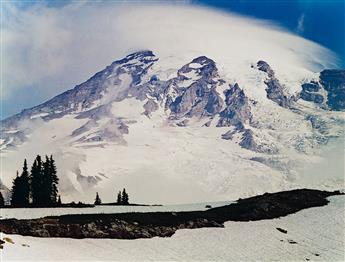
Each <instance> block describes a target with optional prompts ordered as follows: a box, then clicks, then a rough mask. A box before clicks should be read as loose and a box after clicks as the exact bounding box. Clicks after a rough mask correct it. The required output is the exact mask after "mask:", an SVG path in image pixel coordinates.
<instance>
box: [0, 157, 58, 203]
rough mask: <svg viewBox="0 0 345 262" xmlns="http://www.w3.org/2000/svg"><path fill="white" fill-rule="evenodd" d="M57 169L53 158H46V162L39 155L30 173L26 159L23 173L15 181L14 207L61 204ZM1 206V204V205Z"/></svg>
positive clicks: (13, 186) (12, 201)
mask: <svg viewBox="0 0 345 262" xmlns="http://www.w3.org/2000/svg"><path fill="white" fill-rule="evenodd" d="M58 183H59V178H58V176H57V169H56V165H55V160H54V159H53V156H52V155H51V156H50V157H48V156H46V157H45V161H43V160H42V158H41V156H40V155H37V157H36V158H35V160H34V162H33V164H32V166H31V171H30V172H29V171H28V165H27V161H26V159H25V160H24V164H23V169H22V173H21V174H20V175H19V172H18V171H17V176H16V177H15V179H14V180H13V184H12V190H11V193H12V197H11V206H12V207H30V206H34V207H51V206H57V205H58V204H61V198H60V196H58ZM0 204H1V203H0Z"/></svg>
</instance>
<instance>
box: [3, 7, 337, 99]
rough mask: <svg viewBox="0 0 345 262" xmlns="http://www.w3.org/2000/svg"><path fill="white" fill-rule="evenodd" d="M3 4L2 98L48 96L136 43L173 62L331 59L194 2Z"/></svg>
mask: <svg viewBox="0 0 345 262" xmlns="http://www.w3.org/2000/svg"><path fill="white" fill-rule="evenodd" d="M5 11H6V12H5V15H6V16H5V18H6V19H5V23H4V39H3V41H2V42H3V44H4V45H3V46H4V54H5V56H4V83H5V88H4V90H3V91H4V94H3V95H4V96H5V97H6V96H7V95H8V94H10V93H11V92H12V91H13V90H16V89H18V88H22V87H23V86H35V88H38V89H40V90H41V91H44V92H45V93H46V94H47V98H48V97H50V96H51V95H54V94H57V93H59V92H61V91H64V90H66V89H68V88H71V87H72V86H73V85H75V84H77V83H79V82H81V81H83V80H85V79H86V78H87V77H88V76H89V75H90V74H92V73H93V72H95V71H98V70H100V69H101V68H103V67H104V66H105V65H107V64H109V63H111V62H112V61H113V60H115V59H116V58H118V57H123V56H124V55H126V54H128V53H130V52H132V51H137V50H140V49H150V50H152V51H153V52H155V53H156V54H157V55H158V56H160V57H172V59H171V60H170V65H169V66H173V65H174V64H176V67H177V66H180V65H181V64H183V63H185V62H186V61H188V60H190V59H191V58H192V57H195V56H197V55H207V56H210V57H212V58H213V59H215V60H216V62H217V63H219V65H220V67H221V66H222V65H223V66H227V67H229V66H233V67H234V68H240V64H245V66H246V67H247V66H248V64H250V63H253V62H255V61H257V60H259V59H265V60H267V61H268V62H269V63H270V64H271V65H272V66H273V67H274V68H276V69H277V71H278V73H279V70H280V71H281V72H290V71H291V73H295V72H298V71H300V70H304V71H308V70H311V71H318V70H319V69H320V68H322V67H325V66H327V67H329V66H330V65H331V64H332V63H333V62H334V57H333V55H332V54H331V52H329V51H328V50H326V49H325V48H323V47H321V46H319V45H317V44H315V43H312V42H310V41H308V40H305V39H303V38H301V37H298V36H296V35H293V34H292V33H289V32H287V31H285V30H284V29H282V28H279V27H277V26H274V25H273V24H271V23H268V22H262V21H259V20H254V19H249V18H246V17H241V16H238V15H235V14H229V13H223V12H220V11H215V10H212V9H206V8H201V7H190V6H185V5H183V6H179V5H148V6H142V5H129V6H126V5H119V4H110V5H106V6H105V5H104V4H92V5H91V4H90V5H89V4H71V5H67V6H65V7H62V8H58V9H55V8H49V7H46V6H34V7H32V8H27V9H24V10H20V9H16V8H14V7H13V6H7V8H5ZM289 69H291V70H289ZM304 73H305V72H304Z"/></svg>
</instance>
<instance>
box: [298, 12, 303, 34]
mask: <svg viewBox="0 0 345 262" xmlns="http://www.w3.org/2000/svg"><path fill="white" fill-rule="evenodd" d="M304 19H305V14H304V13H303V14H301V15H300V16H299V18H298V20H297V32H298V33H300V34H301V33H303V32H304Z"/></svg>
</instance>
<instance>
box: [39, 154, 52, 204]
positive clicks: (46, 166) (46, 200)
mask: <svg viewBox="0 0 345 262" xmlns="http://www.w3.org/2000/svg"><path fill="white" fill-rule="evenodd" d="M42 168H43V172H42V181H41V183H42V189H41V196H40V202H41V205H42V206H50V205H51V203H50V202H51V201H50V194H51V191H52V181H51V175H50V163H49V158H48V156H46V160H45V161H44V162H43V163H42Z"/></svg>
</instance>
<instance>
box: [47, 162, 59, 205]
mask: <svg viewBox="0 0 345 262" xmlns="http://www.w3.org/2000/svg"><path fill="white" fill-rule="evenodd" d="M49 172H50V181H51V191H50V203H52V204H55V203H56V200H57V196H58V192H59V190H58V187H57V186H58V184H59V178H58V176H57V170H56V166H55V160H54V159H53V155H50V158H49Z"/></svg>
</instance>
